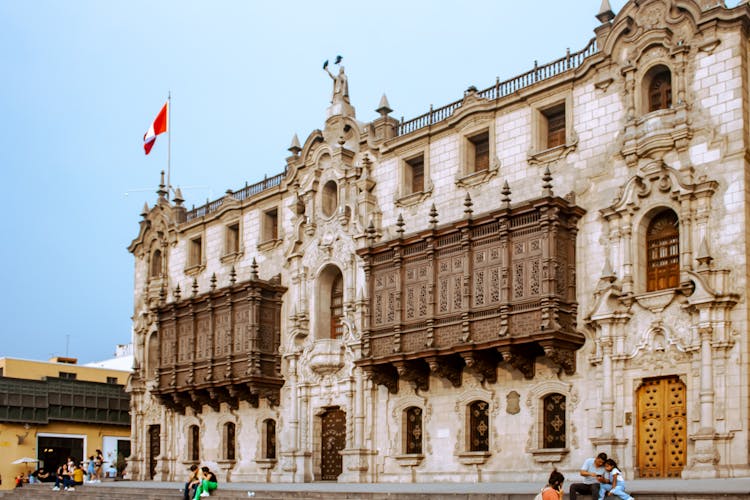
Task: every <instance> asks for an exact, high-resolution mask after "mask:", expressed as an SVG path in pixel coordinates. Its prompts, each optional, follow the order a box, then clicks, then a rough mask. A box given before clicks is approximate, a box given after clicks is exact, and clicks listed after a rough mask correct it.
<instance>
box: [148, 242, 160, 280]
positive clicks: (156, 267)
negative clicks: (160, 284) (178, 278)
mask: <svg viewBox="0 0 750 500" xmlns="http://www.w3.org/2000/svg"><path fill="white" fill-rule="evenodd" d="M150 276H151V277H152V278H161V250H159V249H156V250H154V253H153V254H151V272H150Z"/></svg>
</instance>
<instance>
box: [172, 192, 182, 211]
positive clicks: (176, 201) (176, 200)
mask: <svg viewBox="0 0 750 500" xmlns="http://www.w3.org/2000/svg"><path fill="white" fill-rule="evenodd" d="M172 201H174V204H175V205H177V206H178V207H181V206H182V203H183V202H184V201H185V198H183V197H182V190H181V189H180V188H177V189H175V191H174V198H172Z"/></svg>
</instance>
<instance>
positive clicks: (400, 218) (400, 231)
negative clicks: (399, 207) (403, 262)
mask: <svg viewBox="0 0 750 500" xmlns="http://www.w3.org/2000/svg"><path fill="white" fill-rule="evenodd" d="M396 227H398V229H396V232H397V233H398V237H399V238H403V237H404V216H403V215H401V214H398V219H396Z"/></svg>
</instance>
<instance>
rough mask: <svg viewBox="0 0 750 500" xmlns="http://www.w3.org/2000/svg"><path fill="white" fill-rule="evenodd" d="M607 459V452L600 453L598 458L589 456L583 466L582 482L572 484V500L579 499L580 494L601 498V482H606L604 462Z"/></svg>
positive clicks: (570, 491)
mask: <svg viewBox="0 0 750 500" xmlns="http://www.w3.org/2000/svg"><path fill="white" fill-rule="evenodd" d="M606 460H607V454H606V453H599V454H598V455H597V456H596V458H587V459H586V461H585V462H583V465H582V466H581V476H583V482H582V483H573V484H571V485H570V490H569V493H570V500H577V499H578V495H591V498H593V499H597V498H599V484H600V483H603V482H606V479H604V462H605V461H606Z"/></svg>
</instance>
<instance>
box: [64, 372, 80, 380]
mask: <svg viewBox="0 0 750 500" xmlns="http://www.w3.org/2000/svg"><path fill="white" fill-rule="evenodd" d="M60 378H63V379H66V380H75V379H77V378H78V375H77V374H75V373H72V372H60Z"/></svg>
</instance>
